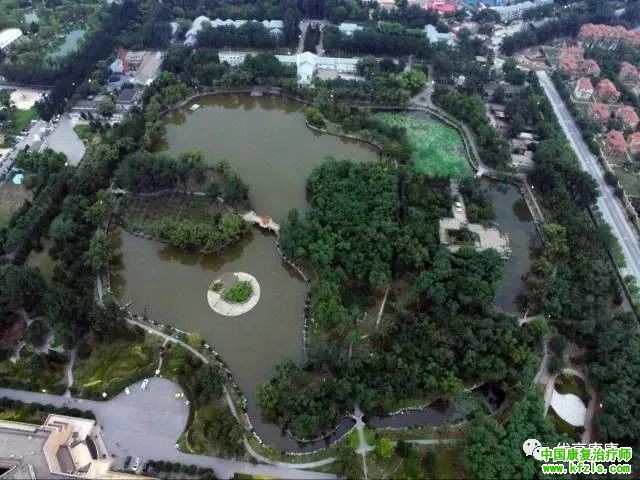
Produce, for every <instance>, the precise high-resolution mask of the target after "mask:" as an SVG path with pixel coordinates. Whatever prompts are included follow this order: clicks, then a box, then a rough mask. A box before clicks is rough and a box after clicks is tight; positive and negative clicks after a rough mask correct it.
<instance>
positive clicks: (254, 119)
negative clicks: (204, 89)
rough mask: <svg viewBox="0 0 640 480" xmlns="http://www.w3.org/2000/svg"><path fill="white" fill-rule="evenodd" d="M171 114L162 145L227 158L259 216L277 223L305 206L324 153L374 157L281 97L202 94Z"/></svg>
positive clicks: (176, 150) (212, 158) (339, 156)
mask: <svg viewBox="0 0 640 480" xmlns="http://www.w3.org/2000/svg"><path fill="white" fill-rule="evenodd" d="M192 103H198V104H199V105H201V108H200V109H199V110H196V111H195V112H190V111H188V107H187V108H186V109H184V110H183V111H180V112H177V113H175V114H173V115H172V116H171V117H169V119H168V120H169V121H168V124H167V131H166V136H165V142H164V145H163V147H164V148H165V149H167V150H168V151H169V152H171V153H174V154H177V153H181V152H184V151H188V150H194V149H196V150H202V151H203V152H204V154H205V157H206V159H207V160H208V161H209V162H211V163H214V162H215V161H217V160H220V159H226V160H228V161H229V163H230V164H231V166H232V168H233V169H234V170H235V171H236V173H238V174H239V175H240V177H241V178H242V179H243V180H244V181H245V182H247V183H248V184H249V189H250V195H251V201H252V204H253V206H254V209H255V210H256V212H257V213H258V214H260V215H270V216H271V217H273V218H274V219H275V220H276V221H278V220H282V219H284V218H285V217H286V214H287V212H288V211H289V210H290V209H291V208H294V207H297V208H304V206H305V205H306V200H305V185H306V181H307V178H308V177H309V174H310V173H311V170H312V169H313V167H315V166H316V165H319V164H320V163H322V161H323V160H324V158H325V157H327V156H332V157H335V158H337V159H344V158H349V159H352V160H374V159H376V158H377V154H376V153H374V152H373V151H372V150H369V149H368V148H365V147H364V146H363V145H362V144H361V143H357V142H354V141H346V140H342V139H340V138H338V137H334V136H331V135H324V134H320V133H317V132H314V131H312V130H310V129H309V128H307V127H306V125H305V121H304V113H303V112H304V106H302V105H300V104H299V103H297V102H293V101H289V100H284V99H281V98H278V97H250V96H247V95H238V96H236V95H217V96H209V97H205V98H199V99H197V100H196V101H195V102H192Z"/></svg>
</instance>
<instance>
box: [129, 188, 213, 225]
mask: <svg viewBox="0 0 640 480" xmlns="http://www.w3.org/2000/svg"><path fill="white" fill-rule="evenodd" d="M124 207H125V209H124V214H123V217H124V219H125V223H128V222H133V223H135V222H136V221H145V220H161V219H163V218H170V219H174V220H189V221H192V222H204V223H211V220H212V217H213V215H214V214H216V213H220V212H221V211H222V209H221V208H220V206H219V205H217V204H216V203H215V202H213V201H211V200H210V199H209V198H207V197H196V196H194V195H180V194H174V195H163V196H160V197H146V198H144V197H131V196H129V197H127V199H126V202H125V203H124Z"/></svg>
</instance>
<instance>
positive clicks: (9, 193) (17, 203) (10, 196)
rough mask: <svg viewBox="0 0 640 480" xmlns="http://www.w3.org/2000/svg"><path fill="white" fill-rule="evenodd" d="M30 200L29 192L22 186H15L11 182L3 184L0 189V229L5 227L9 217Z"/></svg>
mask: <svg viewBox="0 0 640 480" xmlns="http://www.w3.org/2000/svg"><path fill="white" fill-rule="evenodd" d="M31 198H32V195H31V192H30V191H29V190H27V189H26V188H25V186H24V185H15V184H14V183H13V182H12V181H11V180H7V181H6V182H4V184H3V185H2V187H0V228H2V227H5V226H6V225H7V224H8V223H9V219H10V218H11V215H13V214H14V212H15V211H16V210H18V209H19V208H20V207H21V206H22V204H23V203H24V201H25V200H31Z"/></svg>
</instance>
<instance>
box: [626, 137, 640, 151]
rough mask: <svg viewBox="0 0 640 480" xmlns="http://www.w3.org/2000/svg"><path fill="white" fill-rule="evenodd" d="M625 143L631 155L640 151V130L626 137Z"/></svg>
mask: <svg viewBox="0 0 640 480" xmlns="http://www.w3.org/2000/svg"><path fill="white" fill-rule="evenodd" d="M627 144H628V145H629V151H630V152H631V153H632V154H633V155H635V154H637V153H640V132H635V133H632V134H631V135H629V136H628V137H627Z"/></svg>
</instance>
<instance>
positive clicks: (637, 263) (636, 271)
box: [536, 71, 640, 280]
mask: <svg viewBox="0 0 640 480" xmlns="http://www.w3.org/2000/svg"><path fill="white" fill-rule="evenodd" d="M536 73H537V75H538V79H539V80H540V85H541V86H542V88H543V89H544V91H545V93H546V95H547V97H548V98H549V102H550V103H551V106H552V107H553V111H554V112H555V114H556V117H557V118H558V121H559V123H560V126H561V127H562V130H563V131H564V133H565V135H566V136H567V138H568V139H569V142H570V143H571V147H572V148H573V150H574V151H575V153H576V156H577V157H578V160H579V162H580V166H581V167H582V169H583V170H585V171H586V172H587V173H589V174H590V175H591V176H592V177H593V179H594V180H595V181H596V182H597V184H598V188H599V189H600V192H601V195H600V196H599V197H598V209H599V210H600V212H601V213H602V218H603V219H604V221H605V222H607V223H608V224H609V226H610V227H611V231H612V232H613V234H614V235H615V236H616V237H617V239H618V242H619V243H620V246H621V247H622V252H623V253H624V257H625V259H626V263H627V266H626V268H623V269H620V270H621V272H622V273H623V275H626V274H630V275H633V276H634V277H636V279H638V280H640V246H639V245H638V242H637V240H636V235H635V232H634V230H633V227H632V226H631V225H630V224H629V221H628V219H627V217H626V215H625V213H624V211H623V209H622V207H621V205H620V204H619V202H618V200H617V198H616V196H615V194H614V193H613V190H612V189H611V187H610V186H609V185H608V184H607V183H606V182H605V180H604V174H603V172H602V169H601V168H600V165H599V164H598V160H597V159H596V157H595V156H594V155H593V154H592V153H591V152H590V151H589V148H588V147H587V145H586V143H585V142H584V140H583V138H582V134H581V133H580V130H578V127H577V126H576V124H575V122H574V120H573V118H572V117H571V114H570V113H569V111H568V110H567V107H566V106H565V105H564V102H563V101H562V99H561V98H560V95H559V94H558V91H557V90H556V88H555V86H554V85H553V83H552V81H551V79H550V78H549V76H548V75H547V73H546V72H541V71H539V72H536Z"/></svg>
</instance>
